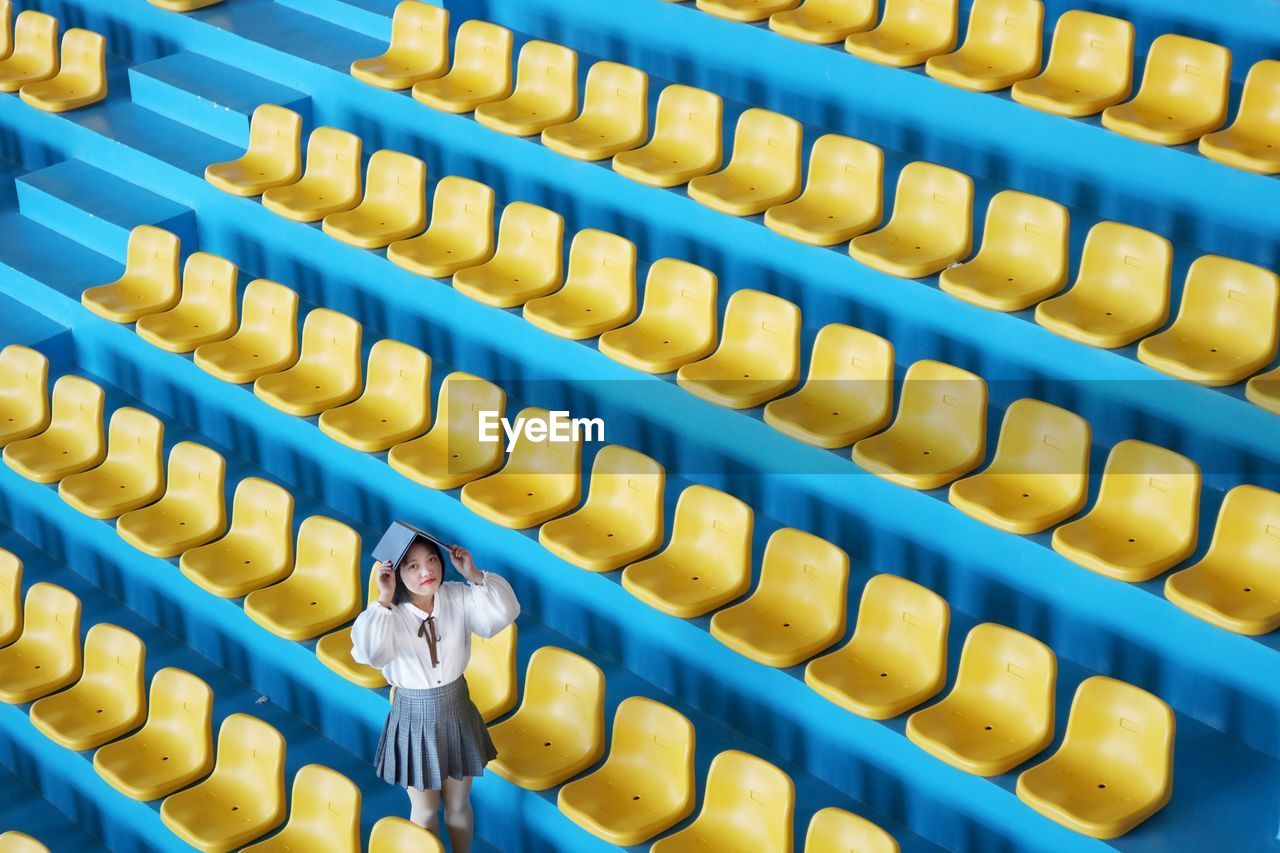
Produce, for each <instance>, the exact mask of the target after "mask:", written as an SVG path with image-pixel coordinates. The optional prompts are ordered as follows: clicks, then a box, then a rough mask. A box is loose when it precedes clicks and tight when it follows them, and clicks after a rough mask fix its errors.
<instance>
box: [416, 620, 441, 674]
mask: <svg viewBox="0 0 1280 853" xmlns="http://www.w3.org/2000/svg"><path fill="white" fill-rule="evenodd" d="M418 636H419V637H423V638H425V639H426V641H427V651H429V652H430V653H431V666H432V668H433V669H434V668H435V667H437V666H439V665H440V660H439V659H438V658H437V657H436V643H438V642H440V638H439V637H438V636H437V635H436V620H435V617H434V616H428V617H427V618H426V619H423V620H422V624H421V625H419V626H418Z"/></svg>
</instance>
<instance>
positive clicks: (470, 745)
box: [373, 678, 498, 791]
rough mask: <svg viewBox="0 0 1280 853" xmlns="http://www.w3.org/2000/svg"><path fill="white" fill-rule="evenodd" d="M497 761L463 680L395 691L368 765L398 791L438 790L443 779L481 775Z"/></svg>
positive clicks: (487, 734) (495, 750)
mask: <svg viewBox="0 0 1280 853" xmlns="http://www.w3.org/2000/svg"><path fill="white" fill-rule="evenodd" d="M497 757H498V750H497V749H496V748H495V747H494V745H493V741H492V740H491V739H490V738H489V730H488V729H487V728H485V725H484V720H483V719H481V717H480V711H479V710H477V709H476V706H475V705H474V704H473V703H472V701H471V693H470V691H469V690H468V689H467V680H466V679H465V678H458V679H457V680H456V681H452V682H450V683H448V684H445V685H442V686H440V687H429V688H426V689H421V690H406V689H404V688H400V687H397V688H396V694H395V698H394V699H393V700H392V701H391V713H390V714H388V715H387V722H386V725H384V726H383V727H382V737H380V738H379V739H378V751H377V753H376V754H375V756H374V759H373V763H374V766H375V767H376V768H377V770H378V776H379V777H381V778H382V780H383V781H385V782H390V783H391V784H392V785H398V786H400V787H402V788H417V789H418V790H420V791H421V790H427V791H433V790H439V789H440V787H441V784H442V783H443V782H444V780H445V779H448V778H453V779H462V778H463V777H466V776H480V775H482V774H483V773H484V766H485V765H486V764H488V763H489V762H490V761H492V760H493V759H495V758H497Z"/></svg>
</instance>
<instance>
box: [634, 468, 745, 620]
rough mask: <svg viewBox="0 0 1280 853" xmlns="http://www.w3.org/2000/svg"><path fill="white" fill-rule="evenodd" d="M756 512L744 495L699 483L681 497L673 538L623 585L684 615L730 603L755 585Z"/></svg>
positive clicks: (660, 606) (638, 565)
mask: <svg viewBox="0 0 1280 853" xmlns="http://www.w3.org/2000/svg"><path fill="white" fill-rule="evenodd" d="M753 525H754V514H753V513H752V511H751V507H749V506H747V505H746V504H744V503H743V502H742V501H740V500H738V499H737V498H735V497H733V496H732V495H729V494H725V493H724V492H721V491H718V490H716V489H712V488H708V487H707V486H699V485H693V486H689V487H688V488H686V489H685V490H684V491H683V492H681V493H680V499H679V500H678V501H677V502H676V513H675V521H674V523H673V530H672V532H671V542H670V543H668V544H667V547H666V548H665V549H663V550H662V552H661V553H659V554H656V555H654V556H652V557H650V558H649V559H647V560H641V561H640V562H638V563H632V564H631V565H629V566H627V568H626V569H625V570H623V572H622V585H623V587H625V588H626V590H627V591H628V592H630V593H631V594H632V595H634V596H635V597H636V598H638V599H640V600H641V601H643V602H644V603H645V604H648V605H649V606H650V607H655V608H657V609H658V610H661V611H662V612H663V613H669V614H671V615H672V616H676V617H678V618H681V619H692V618H693V617H695V616H701V615H703V614H704V613H709V612H710V611H712V610H715V609H716V608H717V607H720V606H721V605H724V604H728V603H729V602H730V601H733V600H734V599H735V598H738V597H739V596H741V595H743V594H745V593H746V592H747V590H749V589H750V588H751V531H752V528H753Z"/></svg>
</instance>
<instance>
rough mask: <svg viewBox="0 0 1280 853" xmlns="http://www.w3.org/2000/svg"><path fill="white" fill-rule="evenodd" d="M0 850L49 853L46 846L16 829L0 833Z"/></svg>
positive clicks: (6, 852)
mask: <svg viewBox="0 0 1280 853" xmlns="http://www.w3.org/2000/svg"><path fill="white" fill-rule="evenodd" d="M0 850H3V851H4V853H49V848H48V847H46V846H44V845H43V844H42V843H40V842H39V841H37V840H36V839H34V838H32V837H31V836H30V835H27V834H26V833H25V832H19V831H18V830H16V829H11V830H9V831H8V832H5V833H3V834H0Z"/></svg>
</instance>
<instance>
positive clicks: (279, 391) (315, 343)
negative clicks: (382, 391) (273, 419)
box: [253, 308, 364, 417]
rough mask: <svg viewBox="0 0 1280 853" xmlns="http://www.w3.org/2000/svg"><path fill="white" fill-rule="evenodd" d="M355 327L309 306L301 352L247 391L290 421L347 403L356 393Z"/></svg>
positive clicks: (359, 367)
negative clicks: (292, 418)
mask: <svg viewBox="0 0 1280 853" xmlns="http://www.w3.org/2000/svg"><path fill="white" fill-rule="evenodd" d="M360 340H361V328H360V324H359V323H357V322H356V321H355V320H353V319H351V318H350V317H348V316H347V315H346V314H339V313H338V312H337V311H330V310H329V309H328V308H314V309H312V310H311V312H310V313H308V314H307V318H306V319H305V320H304V321H303V322H302V352H301V354H300V355H299V356H298V360H297V362H296V363H295V364H294V365H293V366H292V367H290V368H288V369H287V370H282V371H281V372H279V373H273V374H270V375H269V376H262V377H259V378H258V379H257V380H256V381H255V382H254V383H253V393H255V394H257V395H258V396H259V397H261V398H262V399H263V400H266V401H267V402H268V403H270V404H271V405H272V406H274V407H275V408H277V409H279V410H280V411H282V412H286V413H287V414H290V415H294V416H296V417H310V416H311V415H317V414H319V413H320V412H323V411H325V410H327V409H333V408H336V407H338V406H341V405H343V404H344V403H349V402H351V401H352V400H354V399H355V398H356V397H357V396H359V394H360V383H361V380H362V379H363V375H364V369H363V367H362V365H361V363H360Z"/></svg>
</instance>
